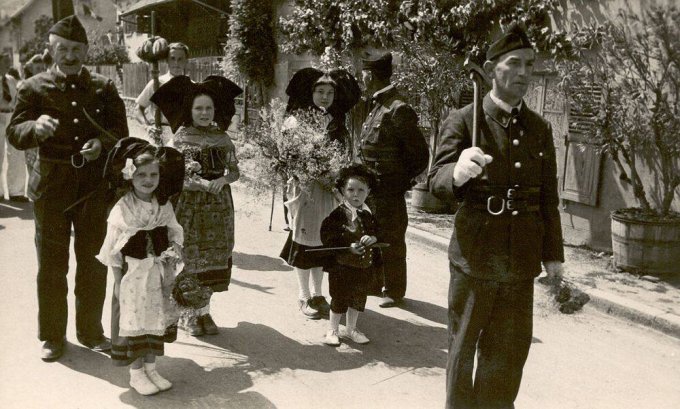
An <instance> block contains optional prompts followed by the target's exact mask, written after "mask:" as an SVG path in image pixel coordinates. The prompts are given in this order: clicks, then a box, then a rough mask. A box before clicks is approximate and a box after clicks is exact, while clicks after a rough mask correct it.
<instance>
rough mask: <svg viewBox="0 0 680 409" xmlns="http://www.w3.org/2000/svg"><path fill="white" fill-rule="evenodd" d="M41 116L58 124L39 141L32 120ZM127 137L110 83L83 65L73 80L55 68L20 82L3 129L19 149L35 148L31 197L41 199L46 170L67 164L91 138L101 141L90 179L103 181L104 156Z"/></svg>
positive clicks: (121, 105)
mask: <svg viewBox="0 0 680 409" xmlns="http://www.w3.org/2000/svg"><path fill="white" fill-rule="evenodd" d="M83 109H85V110H86V111H87V113H88V115H89V116H90V117H91V118H93V119H94V120H95V121H96V122H97V123H98V124H99V125H100V126H101V127H102V128H103V129H105V130H107V131H108V132H109V133H110V134H112V135H113V136H114V138H113V139H111V138H105V137H102V132H101V131H100V130H99V129H97V128H96V127H95V126H94V125H92V124H91V123H90V121H89V120H88V119H87V118H86V116H85V114H84V112H83ZM43 114H47V115H50V116H51V117H53V118H55V119H58V120H59V126H58V127H57V129H56V131H55V133H54V135H53V136H52V137H50V138H46V139H45V138H39V137H38V136H37V135H36V134H35V123H36V120H37V119H38V118H39V117H40V116H41V115H43ZM126 136H128V127H127V118H126V114H125V104H124V103H123V100H122V99H121V98H120V97H119V96H118V91H117V90H116V87H115V85H114V83H113V81H111V80H109V79H108V78H106V77H104V76H102V75H99V74H91V73H90V72H89V71H88V70H87V69H86V68H85V67H83V68H82V70H81V72H80V74H79V75H78V76H75V77H74V78H70V77H69V78H67V77H66V76H65V75H64V74H63V73H61V72H59V71H58V70H57V68H56V65H55V66H53V67H52V68H51V69H49V70H48V71H47V72H44V73H40V74H38V75H36V76H34V77H31V78H29V79H28V80H26V81H24V82H23V83H22V85H21V87H19V90H18V95H17V103H16V108H15V109H14V114H13V116H12V119H11V120H10V123H9V126H8V127H7V139H8V140H9V142H10V143H11V144H12V145H13V146H14V147H16V148H17V149H20V150H25V149H29V148H35V147H37V148H38V158H39V160H38V162H39V163H36V165H35V166H34V169H33V173H32V175H31V179H32V180H31V181H30V183H29V185H30V186H29V190H32V191H33V192H30V191H29V195H31V196H32V197H35V196H39V195H40V190H41V183H40V182H41V180H40V179H41V178H43V177H44V176H46V174H47V173H49V171H50V169H49V168H50V167H53V166H55V165H57V164H69V165H70V164H71V155H74V154H76V155H77V154H78V153H79V152H80V150H81V149H82V147H83V145H84V144H85V143H86V142H87V141H88V140H90V139H92V138H99V139H100V141H101V142H102V153H101V155H100V156H99V158H98V159H97V160H96V161H93V162H92V163H88V164H87V165H86V166H85V168H83V169H82V170H85V169H86V168H87V169H88V172H84V173H87V174H88V177H91V178H101V175H102V171H103V166H104V163H105V162H106V152H107V151H109V150H110V149H111V148H112V147H113V145H114V144H115V143H116V140H117V139H120V138H123V137H126Z"/></svg>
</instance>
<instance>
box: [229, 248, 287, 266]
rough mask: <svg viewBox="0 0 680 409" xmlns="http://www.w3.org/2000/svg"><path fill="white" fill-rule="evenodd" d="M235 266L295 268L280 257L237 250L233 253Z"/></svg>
mask: <svg viewBox="0 0 680 409" xmlns="http://www.w3.org/2000/svg"><path fill="white" fill-rule="evenodd" d="M233 260H234V266H236V267H238V268H239V269H241V270H251V271H292V270H293V268H292V267H290V266H288V265H287V264H286V263H284V261H283V260H281V259H280V258H278V257H269V256H264V255H262V254H248V253H239V252H238V251H235V252H234V254H233Z"/></svg>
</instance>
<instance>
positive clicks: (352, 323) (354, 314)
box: [347, 308, 359, 334]
mask: <svg viewBox="0 0 680 409" xmlns="http://www.w3.org/2000/svg"><path fill="white" fill-rule="evenodd" d="M358 318H359V311H357V310H355V309H354V308H348V309H347V333H348V334H351V333H352V331H354V330H355V329H356V327H357V319H358Z"/></svg>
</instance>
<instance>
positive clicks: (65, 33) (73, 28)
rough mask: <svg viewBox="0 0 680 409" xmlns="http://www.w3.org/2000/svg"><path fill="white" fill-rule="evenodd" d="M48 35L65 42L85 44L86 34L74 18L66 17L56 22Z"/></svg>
mask: <svg viewBox="0 0 680 409" xmlns="http://www.w3.org/2000/svg"><path fill="white" fill-rule="evenodd" d="M48 33H49V34H54V35H58V36H59V37H61V38H65V39H67V40H71V41H76V42H79V43H83V44H87V33H86V32H85V28H83V25H82V24H80V20H78V17H76V16H68V17H65V18H63V19H61V20H59V21H57V23H56V24H55V25H53V26H52V28H50V31H48Z"/></svg>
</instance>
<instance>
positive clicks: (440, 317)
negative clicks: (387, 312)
mask: <svg viewBox="0 0 680 409" xmlns="http://www.w3.org/2000/svg"><path fill="white" fill-rule="evenodd" d="M397 308H401V309H402V310H404V311H408V312H410V313H412V314H415V315H417V316H419V317H421V318H425V319H426V320H429V321H433V322H436V323H439V324H442V325H447V324H448V322H449V321H448V310H447V309H446V308H444V307H441V306H439V305H436V304H432V303H429V302H425V301H420V300H413V299H410V298H404V302H402V303H401V304H400V305H399V306H398V307H397Z"/></svg>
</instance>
